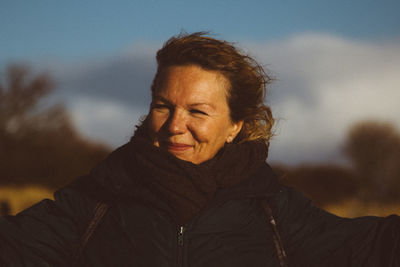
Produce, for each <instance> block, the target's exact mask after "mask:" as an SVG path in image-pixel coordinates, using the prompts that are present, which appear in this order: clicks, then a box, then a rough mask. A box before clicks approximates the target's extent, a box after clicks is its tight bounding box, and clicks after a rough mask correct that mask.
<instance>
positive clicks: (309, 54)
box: [0, 0, 400, 164]
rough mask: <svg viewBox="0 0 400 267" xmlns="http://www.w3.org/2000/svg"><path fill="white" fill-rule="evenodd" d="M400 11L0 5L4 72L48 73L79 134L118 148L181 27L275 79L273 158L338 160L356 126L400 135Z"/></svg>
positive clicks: (9, 1) (255, 4) (182, 4)
mask: <svg viewBox="0 0 400 267" xmlns="http://www.w3.org/2000/svg"><path fill="white" fill-rule="evenodd" d="M214 2H215V3H214ZM399 11H400V1H398V0H395V1H394V0H382V1H371V0H362V1H361V0H352V1H350V0H348V1H345V0H341V1H322V0H319V1H317V0H315V1H311V0H310V1H288V0H280V1H266V0H264V1H256V0H248V1H234V0H231V1H215V0H214V1H211V0H203V1H183V0H179V1H178V0H174V1H151V0H147V1H133V0H130V1H128V0H126V1H105V0H96V1H95V0H87V1H83V0H80V1H77V0H70V1H54V0H36V1H28V0H25V1H22V0H0V71H1V70H4V68H5V66H7V64H9V63H12V62H14V63H15V62H22V63H28V64H30V65H31V66H32V67H33V68H34V69H43V68H44V69H46V70H48V71H49V72H50V74H52V75H53V76H54V78H55V79H56V81H57V86H58V87H57V90H56V91H55V93H54V95H53V96H54V98H52V99H53V100H54V99H57V100H58V101H61V102H63V103H64V104H65V105H66V106H67V108H68V110H69V112H70V114H71V117H72V119H73V122H74V123H75V125H76V126H77V128H78V129H79V130H80V132H81V133H82V134H84V135H85V136H87V137H89V138H92V139H96V140H99V141H102V142H106V143H108V144H109V145H110V146H112V147H117V146H119V145H121V144H122V143H124V142H126V141H127V140H129V137H130V135H131V133H132V129H133V128H134V124H136V123H137V120H138V118H139V117H140V116H142V115H145V114H146V113H147V111H148V103H149V100H150V98H149V86H150V83H151V80H152V77H153V75H154V71H155V67H156V66H155V62H154V55H155V52H156V51H157V49H158V48H159V47H160V46H161V45H162V43H163V42H164V41H165V40H166V39H168V38H169V37H170V36H172V35H174V34H177V33H178V32H179V31H181V30H186V31H188V32H192V31H203V30H207V31H211V32H212V33H214V34H215V36H216V37H217V38H221V39H227V40H228V41H234V42H238V46H239V47H241V48H244V49H245V51H249V52H250V53H251V55H254V56H255V57H256V59H257V60H258V61H259V62H260V63H261V64H263V65H265V66H266V67H267V68H268V69H269V70H270V71H271V72H272V73H273V74H274V76H275V77H276V78H277V80H276V82H275V83H274V84H273V85H272V87H271V88H270V90H269V95H268V97H267V103H268V104H270V105H271V107H272V110H273V113H274V114H275V117H276V118H277V121H278V123H277V125H276V128H275V130H276V136H275V137H274V139H273V140H272V142H271V151H270V160H272V161H281V162H284V163H288V164H299V163H310V162H311V163H315V162H326V161H334V162H338V163H343V162H345V159H344V156H343V153H342V151H341V147H342V145H343V142H344V140H345V136H346V132H347V131H348V129H349V127H351V126H352V125H354V123H357V122H359V121H363V120H379V121H386V122H389V123H392V124H393V125H395V126H396V127H397V128H398V129H399V130H400V109H399V108H398V99H400V77H399V73H400V16H399ZM0 77H1V76H0ZM53 100H52V101H53Z"/></svg>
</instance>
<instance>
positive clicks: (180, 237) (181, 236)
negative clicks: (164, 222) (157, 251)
mask: <svg viewBox="0 0 400 267" xmlns="http://www.w3.org/2000/svg"><path fill="white" fill-rule="evenodd" d="M184 232H185V227H183V226H181V227H180V228H179V233H178V245H180V246H182V245H183V233H184Z"/></svg>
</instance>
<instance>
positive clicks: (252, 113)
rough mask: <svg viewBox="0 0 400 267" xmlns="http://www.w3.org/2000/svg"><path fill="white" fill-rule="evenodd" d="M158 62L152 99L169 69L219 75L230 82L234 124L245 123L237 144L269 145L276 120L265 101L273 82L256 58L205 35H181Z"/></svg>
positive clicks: (163, 50) (169, 43)
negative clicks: (187, 68) (186, 68)
mask: <svg viewBox="0 0 400 267" xmlns="http://www.w3.org/2000/svg"><path fill="white" fill-rule="evenodd" d="M156 58H157V64H158V68H157V73H156V75H155V77H154V80H153V84H152V87H151V90H152V95H153V97H154V94H155V92H156V89H157V87H158V82H159V81H160V78H161V77H160V76H161V75H162V71H163V70H165V69H166V68H167V67H170V66H182V65H192V64H193V65H199V66H200V67H202V68H204V69H206V70H213V71H218V72H220V73H222V74H223V75H224V76H225V77H226V78H227V79H228V80H229V82H230V88H229V89H228V92H227V94H228V95H227V101H228V106H229V109H230V117H231V120H232V121H233V122H238V121H241V120H243V121H244V123H243V127H242V129H241V131H240V132H239V134H238V135H237V136H236V138H235V140H234V142H235V143H241V142H245V141H250V140H259V141H264V142H265V143H267V144H268V143H269V139H270V137H271V135H272V134H271V128H272V126H273V123H274V119H273V117H272V113H271V109H270V108H269V107H268V106H266V105H265V104H264V98H265V96H266V85H267V84H268V83H270V82H271V80H272V79H271V77H269V76H268V75H267V74H266V73H265V71H264V69H263V68H262V66H260V65H259V64H258V63H257V62H256V61H255V60H254V59H253V58H251V57H250V56H248V55H246V54H244V53H242V52H241V51H239V50H238V48H236V47H235V46H234V45H233V44H232V43H229V42H227V41H224V40H217V39H214V38H212V37H209V36H206V35H205V33H203V32H197V33H192V34H186V33H183V34H182V33H181V34H179V35H177V36H174V37H172V38H170V39H169V40H168V41H167V42H166V43H165V44H164V46H163V47H162V48H161V49H160V50H159V51H158V52H157V56H156Z"/></svg>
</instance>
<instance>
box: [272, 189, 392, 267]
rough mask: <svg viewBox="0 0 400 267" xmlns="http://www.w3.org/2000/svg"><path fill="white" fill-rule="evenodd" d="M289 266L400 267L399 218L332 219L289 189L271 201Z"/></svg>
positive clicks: (335, 217) (299, 194)
mask: <svg viewBox="0 0 400 267" xmlns="http://www.w3.org/2000/svg"><path fill="white" fill-rule="evenodd" d="M273 207H275V208H274V213H275V214H274V215H275V217H276V218H277V225H278V227H279V230H280V232H281V235H282V239H283V243H284V246H285V249H286V252H287V254H288V261H289V266H400V217H398V216H394V215H393V216H389V217H387V218H379V217H372V216H370V217H360V218H355V219H347V218H341V217H338V216H335V215H333V214H330V213H328V212H326V211H323V210H321V209H319V208H317V207H315V206H313V205H312V203H311V201H310V200H308V199H307V198H306V197H304V196H303V195H302V194H301V193H299V192H297V191H296V190H294V189H292V188H284V189H283V190H282V192H281V193H279V194H278V195H277V196H276V197H275V198H274V200H273Z"/></svg>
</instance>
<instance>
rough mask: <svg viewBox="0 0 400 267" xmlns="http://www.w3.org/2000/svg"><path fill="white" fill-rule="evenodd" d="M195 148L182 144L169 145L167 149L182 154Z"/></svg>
mask: <svg viewBox="0 0 400 267" xmlns="http://www.w3.org/2000/svg"><path fill="white" fill-rule="evenodd" d="M192 147H193V146H191V145H187V144H182V143H170V142H168V143H167V148H168V150H169V151H171V152H181V151H185V150H188V149H190V148H192Z"/></svg>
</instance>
